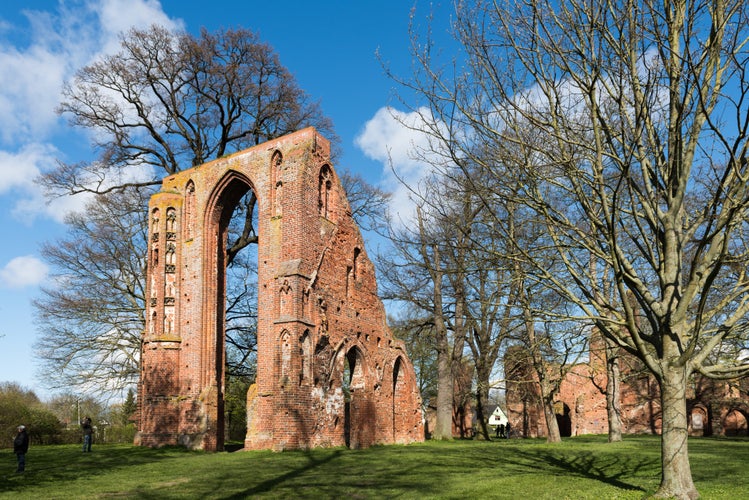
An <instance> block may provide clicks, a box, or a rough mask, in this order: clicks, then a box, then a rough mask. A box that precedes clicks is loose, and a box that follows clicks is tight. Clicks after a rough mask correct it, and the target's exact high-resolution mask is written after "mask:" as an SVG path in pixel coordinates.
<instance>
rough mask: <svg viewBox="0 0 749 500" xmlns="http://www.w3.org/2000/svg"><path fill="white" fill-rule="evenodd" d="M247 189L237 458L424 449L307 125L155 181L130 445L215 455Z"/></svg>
mask: <svg viewBox="0 0 749 500" xmlns="http://www.w3.org/2000/svg"><path fill="white" fill-rule="evenodd" d="M250 189H252V190H254V192H255V194H256V196H257V199H258V204H257V210H258V228H257V231H258V237H259V243H258V249H257V254H258V333H257V337H258V338H257V379H256V383H255V384H254V385H253V386H252V387H251V388H250V390H249V392H248V396H247V414H248V421H247V437H246V439H245V448H246V449H274V450H283V449H295V448H310V447H319V446H341V445H347V446H350V447H366V446H370V445H374V444H387V443H410V442H414V441H421V440H423V437H424V430H423V422H422V414H421V400H420V397H419V392H418V388H417V384H416V380H415V374H414V370H413V366H412V364H411V362H410V361H409V359H408V356H407V354H406V351H405V347H404V344H403V342H402V341H400V340H397V339H394V338H393V336H392V334H391V332H390V330H389V328H388V326H387V323H386V317H385V311H384V307H383V305H382V302H381V301H380V299H379V297H378V296H377V284H376V281H375V272H374V267H373V265H372V263H371V262H370V260H369V259H368V257H367V253H366V250H365V248H364V244H363V240H362V237H361V234H360V232H359V229H358V228H357V226H356V224H355V222H354V220H353V218H352V217H351V209H350V207H349V204H348V201H347V199H346V196H345V193H344V191H343V188H342V187H341V184H340V182H339V180H338V178H337V176H336V174H335V171H334V170H333V167H332V165H331V163H330V145H329V142H328V141H327V140H326V139H325V138H323V137H322V136H321V135H319V134H318V133H317V131H315V130H314V129H312V128H308V129H305V130H301V131H299V132H296V133H294V134H290V135H287V136H284V137H281V138H279V139H276V140H273V141H270V142H267V143H264V144H261V145H258V146H256V147H253V148H251V149H247V150H245V151H241V152H238V153H235V154H233V155H231V156H227V157H224V158H221V159H218V160H215V161H213V162H210V163H206V164H204V165H200V166H197V167H194V168H191V169H189V170H185V171H182V172H180V173H177V174H175V175H172V176H170V177H167V178H166V179H164V181H163V183H162V187H161V190H160V192H159V193H157V194H155V195H154V196H153V197H152V198H151V202H150V205H149V211H150V212H149V213H150V227H149V250H148V252H149V254H148V259H149V261H148V276H147V292H146V293H147V304H146V329H145V332H144V335H143V343H142V363H141V378H140V384H139V432H138V435H137V437H136V443H138V444H141V445H144V446H164V445H183V446H186V447H189V448H194V449H204V450H220V449H222V448H223V436H224V421H223V390H224V302H225V250H224V247H225V239H226V226H227V224H228V220H229V218H230V217H231V214H232V210H233V209H234V207H235V205H236V203H237V201H238V200H239V199H241V197H242V196H243V195H244V194H245V193H247V191H248V190H250ZM344 378H346V379H347V380H344Z"/></svg>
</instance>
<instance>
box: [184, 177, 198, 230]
mask: <svg viewBox="0 0 749 500" xmlns="http://www.w3.org/2000/svg"><path fill="white" fill-rule="evenodd" d="M183 222H184V225H185V229H184V234H185V239H186V240H191V239H193V231H194V228H195V183H194V182H193V181H189V182H188V183H187V186H186V187H185V215H184V221H183Z"/></svg>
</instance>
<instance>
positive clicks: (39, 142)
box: [0, 0, 183, 222]
mask: <svg viewBox="0 0 749 500" xmlns="http://www.w3.org/2000/svg"><path fill="white" fill-rule="evenodd" d="M22 13H23V14H24V15H25V16H26V19H27V21H28V23H27V24H19V25H17V26H16V25H11V24H10V23H8V22H6V21H5V20H3V19H0V67H1V68H3V71H1V72H0V196H12V197H13V199H14V201H13V203H15V207H14V208H13V214H14V216H16V217H18V218H22V219H24V220H25V221H26V222H30V221H32V220H33V219H34V217H36V216H38V215H40V214H43V215H45V216H49V217H51V218H52V219H54V220H58V221H60V220H62V219H63V217H64V216H65V214H67V213H69V212H70V211H71V210H75V209H79V208H80V207H81V206H82V205H83V203H84V202H85V199H86V197H84V196H77V197H67V198H60V199H56V200H52V201H51V202H49V203H45V200H44V197H43V193H42V192H41V191H40V188H39V186H38V185H36V184H35V183H34V179H35V177H36V176H37V175H38V174H39V173H41V172H44V171H47V170H48V169H49V168H51V167H53V166H54V161H55V159H56V158H59V157H60V156H61V155H60V152H59V151H58V150H57V149H56V148H54V147H52V146H50V145H44V144H43V143H45V142H51V141H52V140H54V134H57V133H59V132H60V130H62V127H63V124H64V122H63V119H62V118H60V117H59V116H58V115H57V113H56V107H57V105H58V104H59V103H60V99H61V90H62V86H63V83H64V82H65V81H66V80H67V79H69V78H71V77H72V76H73V75H74V73H75V71H76V70H77V69H79V68H81V67H82V66H84V65H86V64H88V63H90V62H92V61H93V60H95V59H97V58H99V57H101V56H102V55H103V54H106V53H112V52H113V51H115V50H117V49H118V48H119V35H120V33H121V32H123V31H127V30H128V29H130V28H131V27H133V26H138V27H146V26H149V25H151V24H161V25H163V26H166V27H167V28H171V29H181V28H182V27H183V23H182V22H181V21H179V20H172V19H170V18H169V17H168V16H167V15H166V14H165V13H164V11H163V9H162V8H161V4H160V3H159V1H158V0H77V1H76V0H74V1H63V0H59V2H58V3H57V9H56V10H55V11H54V12H46V11H39V10H24V11H22Z"/></svg>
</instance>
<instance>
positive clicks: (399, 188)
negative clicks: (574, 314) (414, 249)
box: [355, 107, 433, 221]
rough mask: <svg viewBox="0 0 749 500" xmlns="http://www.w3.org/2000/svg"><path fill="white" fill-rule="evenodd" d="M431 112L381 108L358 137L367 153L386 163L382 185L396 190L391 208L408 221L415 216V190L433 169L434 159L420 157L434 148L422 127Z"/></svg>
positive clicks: (370, 156) (358, 141)
mask: <svg viewBox="0 0 749 500" xmlns="http://www.w3.org/2000/svg"><path fill="white" fill-rule="evenodd" d="M427 113H428V110H426V109H420V110H418V111H416V112H410V113H404V112H402V111H399V110H396V109H393V108H390V107H383V108H380V109H379V110H378V111H377V112H376V113H375V115H374V116H373V117H372V118H371V119H370V120H369V121H367V123H366V124H365V125H364V128H363V130H362V131H361V133H360V134H359V135H358V136H357V137H356V139H355V142H356V145H357V146H358V147H359V149H361V150H362V152H363V153H364V154H365V155H366V156H367V157H369V158H371V159H373V160H376V161H379V162H381V163H382V164H383V174H382V182H381V185H383V186H386V187H387V189H388V190H389V191H391V192H392V198H391V202H390V211H391V213H392V214H393V215H395V216H396V218H397V219H398V218H399V219H401V220H404V221H405V220H409V219H411V218H412V217H413V212H414V203H413V201H412V197H413V191H416V192H418V190H419V186H420V184H421V182H422V181H423V180H424V179H426V178H428V177H429V176H430V175H431V174H432V171H433V169H432V166H431V164H430V162H428V161H424V160H423V159H420V157H421V156H425V155H426V156H429V151H430V148H431V146H430V144H429V138H428V136H427V134H425V133H423V132H419V130H418V129H419V128H420V127H419V124H421V123H423V120H424V117H426V116H429V115H428V114H427Z"/></svg>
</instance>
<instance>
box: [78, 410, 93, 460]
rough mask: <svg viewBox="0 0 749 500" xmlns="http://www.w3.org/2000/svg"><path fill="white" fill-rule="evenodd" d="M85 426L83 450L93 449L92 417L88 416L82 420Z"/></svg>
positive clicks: (82, 425)
mask: <svg viewBox="0 0 749 500" xmlns="http://www.w3.org/2000/svg"><path fill="white" fill-rule="evenodd" d="M81 427H82V428H83V451H84V452H86V451H91V441H92V440H93V439H94V428H93V426H92V425H91V418H90V417H86V418H84V419H83V422H81Z"/></svg>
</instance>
